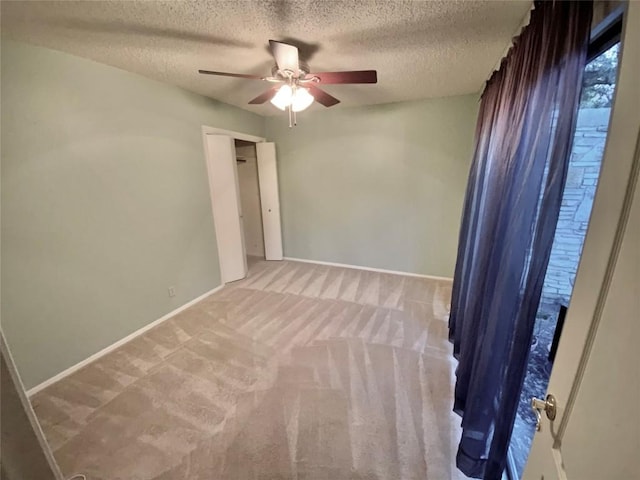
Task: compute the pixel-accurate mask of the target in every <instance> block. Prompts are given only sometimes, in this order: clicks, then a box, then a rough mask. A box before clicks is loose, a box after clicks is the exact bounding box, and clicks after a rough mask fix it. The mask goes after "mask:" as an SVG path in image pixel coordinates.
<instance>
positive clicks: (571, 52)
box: [449, 0, 592, 479]
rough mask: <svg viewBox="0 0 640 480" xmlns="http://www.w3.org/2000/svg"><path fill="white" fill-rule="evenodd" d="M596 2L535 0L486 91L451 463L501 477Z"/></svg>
mask: <svg viewBox="0 0 640 480" xmlns="http://www.w3.org/2000/svg"><path fill="white" fill-rule="evenodd" d="M591 15H592V2H591V1H589V2H564V1H557V0H556V1H547V2H540V1H537V2H535V3H534V9H533V11H532V12H531V19H530V23H529V25H528V26H527V27H525V28H524V29H523V31H522V33H521V34H520V35H519V36H518V37H517V38H516V39H514V44H513V46H512V48H511V49H510V51H509V52H508V54H507V55H506V57H505V58H504V59H503V60H502V63H501V65H500V68H499V69H498V70H497V71H495V72H494V73H493V75H492V76H491V78H490V79H489V81H488V82H487V85H486V87H485V90H484V92H483V94H482V98H481V105H480V111H479V117H478V122H477V128H476V143H475V151H474V157H473V161H472V164H471V170H470V174H469V183H468V185H467V192H466V197H465V202H464V209H463V215H462V224H461V227H460V236H459V246H458V256H457V262H456V269H455V276H454V282H453V291H452V302H451V313H450V318H449V338H450V340H451V341H452V343H453V346H454V355H455V357H456V358H457V359H458V367H457V370H456V377H457V381H456V387H455V403H454V410H455V411H456V412H457V413H458V414H460V415H461V416H462V431H463V432H462V438H461V441H460V446H459V449H458V454H457V465H458V468H459V469H460V470H462V471H463V472H464V473H465V474H466V475H468V476H470V477H474V478H485V479H499V478H501V475H502V472H503V471H504V468H505V465H506V455H507V449H508V445H509V441H510V436H511V431H512V428H513V423H514V420H515V415H516V411H517V405H518V401H519V397H520V391H521V388H522V383H523V379H524V375H525V372H526V365H527V359H528V355H529V351H530V344H531V339H532V335H533V326H534V321H535V316H536V311H537V308H538V304H539V302H540V296H541V292H542V284H543V280H544V276H545V272H546V268H547V264H548V261H549V255H550V252H551V246H552V244H553V237H554V234H555V227H556V223H557V220H558V214H559V210H560V204H561V200H562V193H563V189H564V184H565V179H566V175H567V167H568V163H569V155H570V151H571V143H572V140H573V133H574V129H575V123H576V118H577V109H578V103H579V98H580V88H581V84H582V72H583V69H584V66H585V61H586V53H587V47H588V43H589V31H590V26H591Z"/></svg>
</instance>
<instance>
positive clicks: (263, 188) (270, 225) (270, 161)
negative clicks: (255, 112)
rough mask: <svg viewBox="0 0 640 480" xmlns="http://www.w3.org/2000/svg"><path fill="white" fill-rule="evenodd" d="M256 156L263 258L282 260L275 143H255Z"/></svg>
mask: <svg viewBox="0 0 640 480" xmlns="http://www.w3.org/2000/svg"><path fill="white" fill-rule="evenodd" d="M256 155H257V157H258V183H259V184H260V203H261V204H262V228H263V230H264V258H265V259H266V260H282V229H281V226H280V197H279V196H278V167H277V164H276V145H275V143H271V142H264V143H256Z"/></svg>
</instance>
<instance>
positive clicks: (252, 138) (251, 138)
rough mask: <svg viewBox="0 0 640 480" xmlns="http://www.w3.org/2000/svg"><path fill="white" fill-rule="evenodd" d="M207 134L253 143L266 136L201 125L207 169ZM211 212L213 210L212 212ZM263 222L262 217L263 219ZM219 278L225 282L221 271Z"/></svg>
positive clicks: (261, 141)
mask: <svg viewBox="0 0 640 480" xmlns="http://www.w3.org/2000/svg"><path fill="white" fill-rule="evenodd" d="M207 135H225V136H228V137H231V138H233V139H234V140H244V141H247V142H253V143H256V144H257V143H264V142H266V141H267V139H266V138H264V137H258V136H256V135H250V134H248V133H243V132H236V131H233V130H226V129H224V128H217V127H210V126H208V125H202V145H203V148H204V154H205V155H204V157H205V162H206V163H207V171H210V165H209V163H210V161H211V160H210V157H209V147H208V144H207ZM211 187H212V186H211V182H209V196H210V198H214V195H213V191H212V190H211ZM237 188H238V186H237V185H236V189H237ZM236 193H239V192H236ZM212 213H213V212H212ZM263 222H264V219H263ZM263 229H264V224H263ZM220 280H221V282H222V284H225V283H226V282H225V281H224V278H223V277H222V272H220Z"/></svg>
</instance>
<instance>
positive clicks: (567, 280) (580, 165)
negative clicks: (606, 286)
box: [542, 108, 611, 304]
mask: <svg viewBox="0 0 640 480" xmlns="http://www.w3.org/2000/svg"><path fill="white" fill-rule="evenodd" d="M610 111H611V109H609V108H585V109H581V110H580V112H579V114H578V123H577V127H576V135H575V140H574V143H573V149H572V151H571V159H570V161H569V172H568V177H567V184H566V187H565V190H564V196H563V198H562V206H561V208H560V217H559V219H558V226H557V229H556V236H555V239H554V242H553V248H552V250H551V258H550V259H549V267H548V268H547V275H546V277H545V280H544V288H543V292H542V297H543V302H544V303H564V304H568V301H569V298H570V297H571V291H572V289H573V282H574V280H575V276H576V271H577V269H578V262H579V260H580V253H581V251H582V245H583V243H584V237H585V235H586V232H587V225H588V224H589V216H590V215H591V207H592V205H593V198H594V196H595V192H596V185H597V183H598V175H599V172H600V163H601V161H602V154H603V152H604V146H605V141H606V137H607V127H608V123H609V114H610Z"/></svg>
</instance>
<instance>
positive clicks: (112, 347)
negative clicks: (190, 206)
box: [27, 283, 224, 397]
mask: <svg viewBox="0 0 640 480" xmlns="http://www.w3.org/2000/svg"><path fill="white" fill-rule="evenodd" d="M223 287H224V283H223V284H222V285H219V286H217V287H216V288H214V289H212V290H209V291H208V292H206V293H203V294H202V295H200V296H199V297H197V298H194V299H193V300H191V301H189V302H187V303H185V304H184V305H182V306H180V307H178V308H176V309H175V310H173V311H171V312H169V313H167V314H166V315H164V316H162V317H160V318H158V319H157V320H154V321H153V322H151V323H149V324H147V325H145V326H144V327H142V328H140V329H138V330H136V331H135V332H133V333H131V334H129V335H127V336H126V337H124V338H121V339H120V340H118V341H117V342H115V343H112V344H111V345H109V346H107V347H105V348H103V349H102V350H100V351H99V352H96V353H94V354H93V355H91V356H89V357H87V358H85V359H84V360H82V361H81V362H78V363H76V364H75V365H72V366H71V367H69V368H67V369H66V370H63V371H62V372H60V373H58V374H57V375H54V376H53V377H51V378H49V379H47V380H45V381H44V382H42V383H39V384H38V385H36V386H35V387H32V388H30V389H29V390H27V396H29V397H31V396H32V395H35V394H36V393H38V392H39V391H40V390H42V389H44V388H47V387H48V386H49V385H51V384H53V383H56V382H57V381H59V380H62V379H63V378H64V377H66V376H68V375H71V374H72V373H74V372H76V371H78V370H80V369H81V368H82V367H84V366H86V365H88V364H90V363H91V362H93V361H94V360H97V359H99V358H100V357H102V356H104V355H106V354H107V353H109V352H112V351H113V350H115V349H116V348H118V347H121V346H122V345H124V344H125V343H127V342H129V341H131V340H133V339H134V338H136V337H138V336H140V335H142V334H143V333H145V332H147V331H148V330H151V329H152V328H153V327H156V326H158V325H160V324H161V323H162V322H164V321H165V320H169V319H170V318H171V317H173V316H175V315H177V314H178V313H180V312H182V311H183V310H186V309H187V308H189V307H191V306H192V305H195V304H196V303H198V302H199V301H200V300H203V299H205V298H206V297H208V296H209V295H213V294H214V293H216V292H217V291H219V290H222V288H223Z"/></svg>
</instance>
